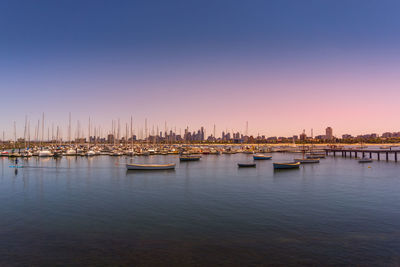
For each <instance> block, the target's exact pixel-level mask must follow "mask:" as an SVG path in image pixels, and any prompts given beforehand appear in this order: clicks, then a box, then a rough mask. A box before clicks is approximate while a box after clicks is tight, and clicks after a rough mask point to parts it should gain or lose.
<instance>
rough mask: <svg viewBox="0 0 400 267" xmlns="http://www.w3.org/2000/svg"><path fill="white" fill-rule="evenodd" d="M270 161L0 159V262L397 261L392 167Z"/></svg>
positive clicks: (399, 248)
mask: <svg viewBox="0 0 400 267" xmlns="http://www.w3.org/2000/svg"><path fill="white" fill-rule="evenodd" d="M272 156H273V158H272V160H261V161H256V163H257V167H256V168H238V167H237V163H238V162H252V161H253V159H252V155H246V154H234V155H220V156H216V155H204V156H203V157H202V158H201V160H200V161H194V162H179V157H178V156H176V155H167V156H162V155H159V156H149V157H133V158H132V157H125V156H121V157H111V156H94V157H90V158H87V157H74V156H73V157H65V156H64V157H62V158H60V159H53V158H30V159H20V160H19V164H18V165H19V166H24V167H23V168H12V167H10V166H13V165H14V162H13V161H12V160H10V159H8V158H0V166H1V167H0V168H1V171H0V266H27V265H29V266H56V265H122V266H124V265H136V266H161V265H163V266H164V265H169V266H200V265H201V266H213V265H218V266H245V265H282V266H291V265H315V266H321V265H332V266H338V265H359V266H399V265H400V163H395V162H386V161H380V162H378V161H374V162H373V163H368V164H359V163H358V161H357V160H355V159H350V158H346V159H345V158H342V157H336V158H333V157H328V158H326V159H321V161H320V163H318V164H308V165H301V166H300V168H299V169H294V170H282V171H274V170H273V166H272V163H273V162H277V161H278V162H279V161H287V160H292V159H293V158H294V157H296V156H294V155H293V154H290V153H273V154H272ZM130 162H136V163H146V162H152V163H169V162H174V163H176V164H177V165H176V169H175V170H172V171H127V170H126V167H125V164H126V163H130Z"/></svg>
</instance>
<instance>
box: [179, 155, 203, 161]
mask: <svg viewBox="0 0 400 267" xmlns="http://www.w3.org/2000/svg"><path fill="white" fill-rule="evenodd" d="M200 159H201V156H191V155H187V156H186V155H185V156H180V157H179V160H180V161H197V160H200Z"/></svg>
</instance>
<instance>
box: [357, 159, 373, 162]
mask: <svg viewBox="0 0 400 267" xmlns="http://www.w3.org/2000/svg"><path fill="white" fill-rule="evenodd" d="M358 162H359V163H370V162H372V159H370V158H362V159H359V160H358Z"/></svg>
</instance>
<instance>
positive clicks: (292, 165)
mask: <svg viewBox="0 0 400 267" xmlns="http://www.w3.org/2000/svg"><path fill="white" fill-rule="evenodd" d="M299 167H300V162H274V169H297V168H299Z"/></svg>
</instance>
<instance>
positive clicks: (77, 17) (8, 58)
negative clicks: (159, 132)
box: [0, 0, 400, 135]
mask: <svg viewBox="0 0 400 267" xmlns="http://www.w3.org/2000/svg"><path fill="white" fill-rule="evenodd" d="M399 10H400V2H398V1H340V0H339V1H282V0H279V1H224V0H219V1H217V0H216V1H1V2H0V25H1V27H0V91H1V94H2V96H3V97H2V98H3V101H2V102H3V103H2V107H3V110H10V111H11V110H12V112H11V114H7V115H5V114H2V115H1V116H0V126H1V127H2V128H3V129H4V130H5V131H7V132H8V133H10V131H11V129H12V121H14V120H15V121H18V122H19V123H18V125H19V126H20V127H22V126H23V125H22V124H23V121H24V117H25V115H28V116H29V118H30V119H31V120H32V121H35V120H37V119H38V118H39V117H40V116H41V115H40V114H41V113H42V112H45V113H46V114H47V115H46V117H48V124H50V123H55V124H57V125H61V126H62V127H64V128H65V127H66V126H65V124H66V121H67V117H68V112H70V111H71V112H72V113H73V117H74V119H75V120H76V119H80V120H81V121H86V120H87V117H88V116H91V117H93V118H95V119H96V121H97V123H98V124H99V125H100V124H101V125H110V124H111V123H110V121H111V119H116V118H122V119H126V120H128V118H129V117H130V115H134V116H135V117H136V118H137V121H138V122H140V124H143V121H144V118H146V117H147V118H148V119H149V121H151V122H152V123H153V124H158V125H160V126H161V125H163V123H164V121H165V120H167V121H169V122H170V124H171V125H176V126H177V127H178V128H179V127H181V128H184V127H185V126H186V125H189V126H191V127H199V126H200V125H205V126H206V127H208V128H210V129H211V127H212V124H214V123H216V124H217V125H218V126H219V129H220V130H222V129H226V128H228V129H236V130H242V128H243V127H244V125H245V121H246V120H248V121H249V122H250V125H252V126H253V127H252V129H251V131H252V133H253V134H256V133H257V132H261V133H263V134H267V135H290V134H293V133H298V132H300V131H302V129H303V128H306V129H309V128H316V129H318V130H319V129H320V130H321V131H322V130H323V129H324V128H325V127H326V126H327V125H331V126H332V127H334V130H335V129H337V130H338V132H341V133H344V132H346V131H348V132H351V133H356V132H360V131H375V130H376V131H378V132H379V131H384V130H385V129H387V130H396V129H398V128H400V125H399V123H397V122H395V116H394V115H393V116H392V115H390V114H392V113H393V112H395V110H394V109H393V108H392V107H390V105H387V104H392V103H393V102H394V99H396V97H399V96H400V95H399V93H398V89H397V88H398V85H399V83H398V82H399V80H398V78H397V77H396V75H397V73H398V72H399V65H400V64H399V49H400V48H399V47H400V46H399V45H400V19H399V17H398V11H399ZM372 85H373V86H372ZM378 92H379V94H378ZM340 95H342V96H343V97H344V96H346V95H349V96H350V97H351V99H352V101H348V100H345V101H344V103H342V104H339V106H338V105H337V104H335V105H334V106H338V110H342V112H341V113H335V112H334V111H335V110H331V112H328V111H326V112H322V113H321V114H320V115H319V116H315V115H312V113H313V112H314V109H313V108H311V107H312V106H314V107H318V108H319V110H321V109H323V107H324V105H322V104H320V103H321V102H322V101H326V102H327V103H328V104H329V103H330V102H332V101H335V103H338V101H339V100H340V99H341V98H340V97H339V96H340ZM379 97H380V99H379V103H380V106H379V108H378V109H379V110H380V111H379V112H373V111H370V110H366V111H364V113H363V112H359V111H360V110H363V109H364V107H365V104H368V103H370V102H371V101H373V100H377V99H378V98H379ZM277 103H279V104H277ZM341 105H342V106H341ZM262 106H264V108H260V107H262ZM387 106H389V107H387ZM16 107H18V108H16ZM276 110H282V112H274V111H276ZM296 111H302V112H304V114H309V115H305V116H303V117H302V119H301V120H300V121H298V122H293V119H292V118H291V114H293V113H294V112H296ZM271 113H273V114H274V116H272V118H271V116H270V115H271ZM177 114H178V115H177ZM345 114H351V116H345ZM384 115H385V116H386V119H385V120H383V121H382V120H380V119H379V118H380V117H381V116H384ZM365 116H368V117H369V119H370V120H369V121H367V120H366V119H365V118H364V117H365ZM371 119H372V122H371ZM354 121H357V122H358V123H359V124H357V123H356V125H355V124H354ZM20 127H19V128H20ZM104 127H105V126H104ZM138 127H139V126H138ZM318 130H315V132H317V133H318Z"/></svg>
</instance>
